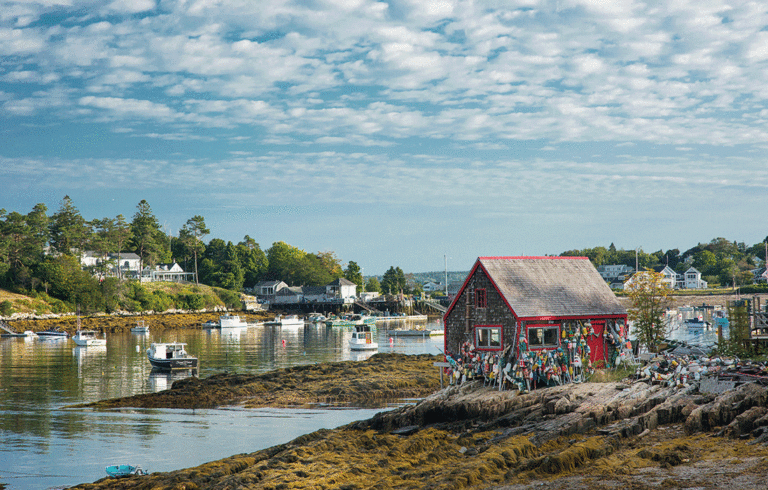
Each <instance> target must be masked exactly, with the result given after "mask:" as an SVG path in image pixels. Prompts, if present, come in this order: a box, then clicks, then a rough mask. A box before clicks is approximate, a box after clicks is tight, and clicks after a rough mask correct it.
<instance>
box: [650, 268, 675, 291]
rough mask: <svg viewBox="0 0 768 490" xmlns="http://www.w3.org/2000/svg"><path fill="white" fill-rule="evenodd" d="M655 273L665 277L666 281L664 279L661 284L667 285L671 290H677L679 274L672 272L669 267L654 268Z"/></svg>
mask: <svg viewBox="0 0 768 490" xmlns="http://www.w3.org/2000/svg"><path fill="white" fill-rule="evenodd" d="M653 271H654V272H657V273H659V274H661V275H662V276H664V279H662V280H661V282H662V283H664V284H666V285H667V287H668V288H669V289H675V288H676V287H677V278H678V276H679V274H678V273H677V272H675V271H674V270H672V269H671V268H670V267H669V266H668V265H660V266H656V267H654V268H653Z"/></svg>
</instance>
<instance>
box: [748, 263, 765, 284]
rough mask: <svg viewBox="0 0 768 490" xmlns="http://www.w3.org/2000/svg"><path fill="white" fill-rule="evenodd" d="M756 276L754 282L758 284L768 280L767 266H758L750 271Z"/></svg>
mask: <svg viewBox="0 0 768 490" xmlns="http://www.w3.org/2000/svg"><path fill="white" fill-rule="evenodd" d="M749 272H751V273H752V275H753V276H754V282H755V283H757V284H760V283H764V282H768V269H766V268H765V267H758V268H757V269H752V270H751V271H749Z"/></svg>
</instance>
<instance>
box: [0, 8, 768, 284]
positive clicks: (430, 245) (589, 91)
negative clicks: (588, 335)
mask: <svg viewBox="0 0 768 490" xmlns="http://www.w3.org/2000/svg"><path fill="white" fill-rule="evenodd" d="M766 26H768V6H766V5H765V4H763V3H761V2H753V3H747V2H735V3H734V2H731V3H726V2H718V1H712V2H710V1H700V0H697V1H691V2H686V1H674V2H648V3H642V2H634V1H621V0H617V1H610V2H606V1H568V0H564V1H557V2H555V1H541V2H539V1H533V0H531V1H518V2H495V1H488V2H466V1H449V0H445V1H427V0H412V1H391V2H380V1H369V0H346V1H345V0H327V1H324V0H314V1H313V0H307V1H272V0H262V1H259V2H251V1H244V0H232V1H229V0H199V1H198V0H175V1H165V0H160V1H156V0H115V1H111V2H109V1H107V2H102V1H87V0H86V1H78V0H39V1H35V0H23V1H7V0H0V189H2V191H1V193H0V208H5V209H7V210H9V211H11V210H13V211H19V212H22V213H26V212H29V211H30V210H31V209H32V207H33V206H34V205H35V204H36V203H39V202H43V203H45V204H46V205H47V206H48V208H49V211H50V213H53V212H55V211H56V210H57V209H58V208H59V206H60V203H61V200H62V198H63V197H64V196H65V195H69V196H70V197H71V198H72V200H73V202H74V204H75V205H76V206H77V207H78V209H79V210H80V211H81V213H82V214H83V216H84V217H85V218H86V219H93V218H101V217H115V216H116V215H117V214H123V215H125V216H126V217H127V218H129V219H130V218H131V217H132V216H133V214H134V213H135V212H136V205H137V204H138V203H139V201H140V200H142V199H146V200H147V201H148V202H149V204H150V206H151V207H152V210H153V211H154V213H155V215H156V216H157V217H158V219H159V220H160V222H161V223H162V224H163V225H164V226H165V227H166V228H167V229H168V231H170V232H171V233H174V234H176V233H178V229H179V228H180V227H181V226H182V224H183V223H184V222H185V221H186V220H187V219H188V218H190V217H192V216H194V215H197V214H200V215H202V216H204V218H205V220H206V223H207V224H208V226H209V228H210V229H211V235H210V237H217V238H223V239H225V240H232V241H233V242H237V241H239V240H241V239H242V238H243V237H244V236H245V235H250V236H251V237H254V238H255V239H256V240H257V241H258V242H259V243H260V244H261V246H262V248H265V249H266V248H268V247H269V246H270V245H271V244H272V243H273V242H275V241H279V240H283V241H286V242H287V243H290V244H291V245H294V246H297V247H299V248H301V249H304V250H306V251H311V252H316V251H329V250H330V251H334V252H335V253H336V255H337V256H338V257H339V258H340V259H341V260H342V261H343V262H347V261H349V260H354V261H356V262H357V263H358V264H360V265H361V266H362V267H363V269H364V273H365V274H381V273H383V272H384V271H385V270H386V269H387V268H388V267H389V266H391V265H395V266H400V267H402V268H403V270H405V271H406V272H420V271H428V270H442V269H443V266H444V262H443V257H444V255H447V256H448V267H449V269H451V270H466V269H469V268H470V267H471V266H472V264H473V262H474V259H475V258H476V257H478V256H482V255H544V254H558V253H560V252H562V251H564V250H568V249H574V248H585V247H593V246H597V245H604V246H608V245H609V244H610V243H612V242H613V243H615V245H616V246H617V247H619V248H625V249H634V248H636V247H642V248H643V250H645V251H647V252H652V251H655V250H659V249H664V250H666V249H669V248H675V247H678V248H681V249H682V250H685V249H687V248H690V247H692V246H694V245H696V244H697V243H698V242H708V241H709V240H711V239H712V238H715V237H718V236H722V237H726V238H728V239H730V240H738V241H744V242H746V243H747V244H748V245H751V244H754V243H757V242H759V241H761V240H762V239H763V238H764V237H765V236H766V235H768V223H766V221H767V219H766V209H768V206H766V204H767V201H768V164H766V157H765V154H766V149H767V148H768V126H767V124H766V123H767V121H768V83H767V82H768V29H767V28H766Z"/></svg>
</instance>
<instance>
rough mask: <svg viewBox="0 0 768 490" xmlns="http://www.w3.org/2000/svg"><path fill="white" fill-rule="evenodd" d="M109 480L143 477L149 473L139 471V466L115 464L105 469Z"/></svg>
mask: <svg viewBox="0 0 768 490" xmlns="http://www.w3.org/2000/svg"><path fill="white" fill-rule="evenodd" d="M105 470H106V472H107V475H108V476H109V477H110V478H127V477H129V476H144V475H148V474H149V472H147V471H144V470H142V469H141V467H140V466H131V465H129V464H116V465H112V466H107V467H106V468H105Z"/></svg>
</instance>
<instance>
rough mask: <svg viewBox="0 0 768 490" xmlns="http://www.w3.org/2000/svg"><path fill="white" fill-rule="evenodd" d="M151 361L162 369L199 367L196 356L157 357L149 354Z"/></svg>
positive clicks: (153, 365) (157, 367) (154, 365)
mask: <svg viewBox="0 0 768 490" xmlns="http://www.w3.org/2000/svg"><path fill="white" fill-rule="evenodd" d="M147 358H148V359H149V363H150V364H151V365H152V367H153V368H155V369H160V370H162V371H173V370H176V369H197V358H196V357H180V358H172V359H158V358H156V357H151V356H147Z"/></svg>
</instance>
